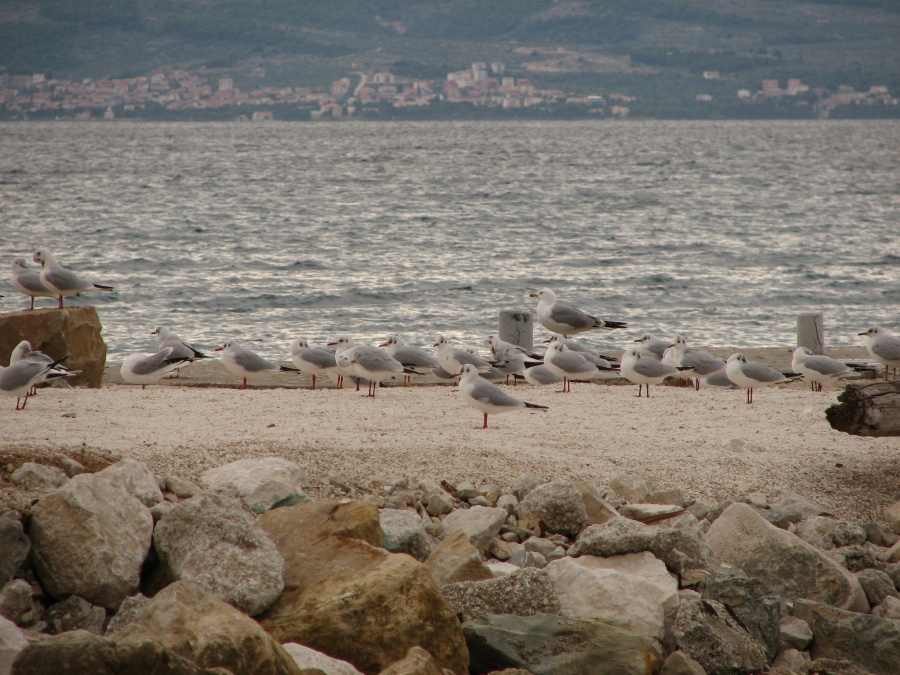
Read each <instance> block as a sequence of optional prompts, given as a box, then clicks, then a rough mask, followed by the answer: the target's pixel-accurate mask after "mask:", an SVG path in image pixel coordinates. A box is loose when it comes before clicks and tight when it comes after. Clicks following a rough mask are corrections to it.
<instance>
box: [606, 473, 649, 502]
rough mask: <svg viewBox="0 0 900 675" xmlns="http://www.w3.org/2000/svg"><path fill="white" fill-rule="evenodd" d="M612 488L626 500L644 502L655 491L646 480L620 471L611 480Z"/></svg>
mask: <svg viewBox="0 0 900 675" xmlns="http://www.w3.org/2000/svg"><path fill="white" fill-rule="evenodd" d="M609 487H610V489H611V490H612V491H613V492H615V493H616V495H617V496H618V497H620V498H622V499H624V500H625V501H626V502H631V503H634V502H643V501H645V500H646V499H647V497H649V496H650V493H651V492H653V488H652V487H651V486H650V483H648V482H647V481H646V480H644V479H643V478H641V477H640V476H635V475H634V474H628V473H620V474H619V475H618V476H613V477H612V479H611V480H610V481H609Z"/></svg>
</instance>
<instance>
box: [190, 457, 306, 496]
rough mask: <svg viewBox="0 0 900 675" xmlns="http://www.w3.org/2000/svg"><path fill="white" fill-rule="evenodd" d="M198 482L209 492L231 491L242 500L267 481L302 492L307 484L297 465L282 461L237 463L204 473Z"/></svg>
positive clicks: (258, 459) (251, 460) (240, 460)
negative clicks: (233, 490) (285, 484)
mask: <svg viewBox="0 0 900 675" xmlns="http://www.w3.org/2000/svg"><path fill="white" fill-rule="evenodd" d="M200 480H201V482H202V483H203V484H204V485H206V486H207V487H208V488H224V487H231V488H234V489H235V490H237V493H238V494H239V495H240V496H241V497H245V496H247V495H252V494H253V493H254V492H256V491H257V490H258V489H259V488H260V486H262V485H264V484H265V483H268V482H269V481H270V480H278V481H281V482H283V483H287V484H288V485H290V486H292V487H294V488H296V489H297V490H299V491H301V492H302V490H303V488H304V487H307V486H309V484H310V481H309V476H307V474H306V471H304V470H303V469H302V468H301V467H300V465H299V464H297V463H296V462H292V461H290V460H287V459H282V458H281V457H261V458H248V459H239V460H237V461H236V462H231V463H229V464H225V465H223V466H218V467H216V468H214V469H209V470H208V471H204V472H203V474H202V475H201V476H200Z"/></svg>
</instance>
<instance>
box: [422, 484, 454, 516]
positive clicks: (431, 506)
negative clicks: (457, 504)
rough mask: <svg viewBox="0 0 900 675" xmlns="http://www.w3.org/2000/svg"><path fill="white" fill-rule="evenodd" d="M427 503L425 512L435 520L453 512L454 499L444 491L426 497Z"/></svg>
mask: <svg viewBox="0 0 900 675" xmlns="http://www.w3.org/2000/svg"><path fill="white" fill-rule="evenodd" d="M425 502H426V506H425V510H426V511H427V512H428V515H429V516H434V517H435V518H436V517H438V516H442V515H444V514H445V513H451V512H452V511H453V497H452V495H450V494H448V493H446V492H443V491H440V492H432V493H431V494H429V495H426V496H425Z"/></svg>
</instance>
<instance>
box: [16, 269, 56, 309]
mask: <svg viewBox="0 0 900 675" xmlns="http://www.w3.org/2000/svg"><path fill="white" fill-rule="evenodd" d="M10 281H11V282H12V285H13V288H15V289H16V290H17V291H19V293H22V294H24V295H29V296H31V307H29V309H34V299H35V298H55V297H56V295H55V294H54V293H53V292H52V291H51V290H49V289H48V288H47V287H46V286H44V282H43V281H41V271H40V270H39V269H34V268H31V267H28V265H27V264H26V263H25V258H16V259H15V260H13V261H12V278H11V279H10Z"/></svg>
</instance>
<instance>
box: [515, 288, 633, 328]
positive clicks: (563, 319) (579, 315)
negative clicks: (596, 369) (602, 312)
mask: <svg viewBox="0 0 900 675" xmlns="http://www.w3.org/2000/svg"><path fill="white" fill-rule="evenodd" d="M531 297H532V298H537V299H538V304H537V318H538V321H539V322H540V324H541V325H542V326H543V327H544V328H546V329H547V330H549V331H550V332H551V333H559V334H560V335H562V336H564V337H568V336H569V335H572V334H574V333H583V332H584V331H586V330H594V329H595V328H604V329H608V330H609V329H613V328H625V327H626V326H627V325H628V324H626V323H624V322H622V321H603V320H601V319H598V318H597V317H595V316H591V315H590V314H585V313H584V312H582V311H581V310H580V309H577V308H575V307H573V306H572V305H570V304H568V303H566V302H562V301H560V300H557V299H556V293H554V292H553V291H551V290H550V289H549V288H542V289H541V290H539V291H538V292H537V293H531Z"/></svg>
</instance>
